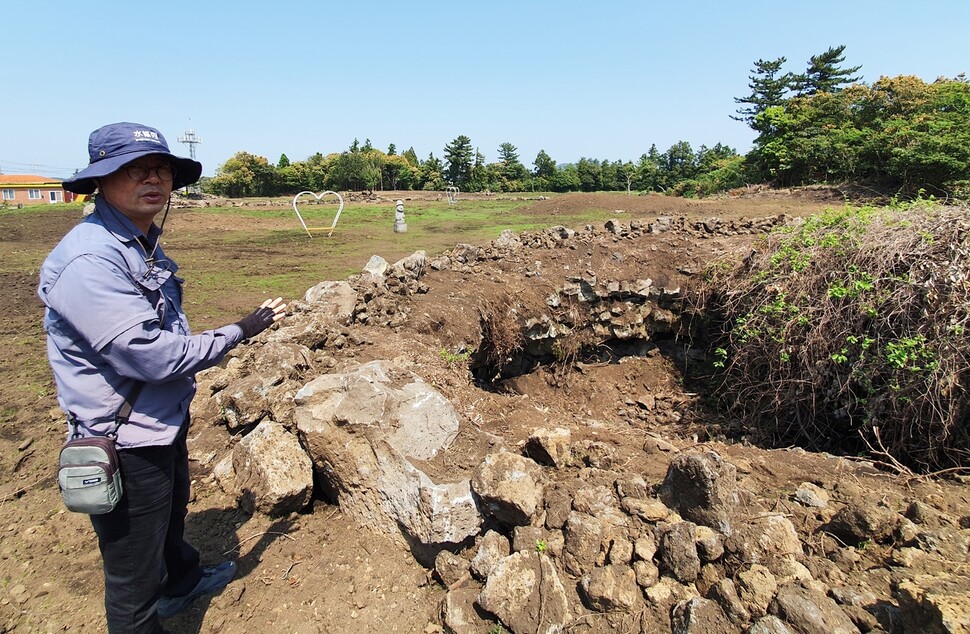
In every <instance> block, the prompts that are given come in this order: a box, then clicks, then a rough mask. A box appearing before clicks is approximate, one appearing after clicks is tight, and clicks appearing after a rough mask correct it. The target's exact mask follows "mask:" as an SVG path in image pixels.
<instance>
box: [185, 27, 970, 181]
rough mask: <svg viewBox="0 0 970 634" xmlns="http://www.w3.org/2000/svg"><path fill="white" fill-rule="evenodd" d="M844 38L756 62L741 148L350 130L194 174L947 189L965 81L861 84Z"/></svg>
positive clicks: (964, 105)
mask: <svg viewBox="0 0 970 634" xmlns="http://www.w3.org/2000/svg"><path fill="white" fill-rule="evenodd" d="M844 50H845V46H837V47H831V48H829V49H827V50H826V51H825V52H823V53H820V54H819V55H814V56H812V57H811V58H810V59H809V61H808V64H807V67H806V69H805V71H804V72H803V73H797V74H796V73H792V72H787V71H784V70H783V69H784V65H785V63H786V62H787V60H786V58H785V57H780V58H777V59H774V60H768V61H765V60H760V59H759V60H758V61H756V62H755V63H754V68H753V69H752V71H751V75H749V80H750V83H749V84H748V87H749V89H750V90H751V93H750V94H749V95H748V96H745V97H738V98H735V102H736V103H738V104H740V107H739V108H738V109H737V110H736V113H735V115H732V118H733V119H735V120H737V121H742V122H744V123H746V124H747V125H748V126H750V127H751V128H752V129H753V130H754V131H755V132H756V133H757V134H758V136H757V138H756V139H755V141H754V144H753V148H752V149H751V151H750V152H748V154H747V155H743V156H742V155H740V154H738V153H737V151H736V150H734V149H733V148H730V147H728V146H726V145H723V144H721V143H716V144H715V145H714V146H712V147H707V146H705V145H702V146H701V147H700V148H699V149H698V150H696V151H695V150H694V149H693V148H692V147H691V145H690V143H688V142H686V141H679V142H677V143H675V144H673V145H672V146H670V147H669V148H667V150H666V151H664V152H661V151H659V150H658V148H657V147H656V145H652V146H651V147H650V149H649V150H648V151H647V152H645V153H644V154H642V155H641V156H640V157H639V159H637V160H636V161H630V160H626V161H623V160H609V159H603V160H600V159H595V158H588V157H583V158H580V159H579V160H578V161H577V162H575V163H563V164H559V163H557V162H556V161H555V160H554V159H553V158H552V157H551V156H550V155H549V154H548V153H547V152H546V151H545V150H540V151H539V152H538V154H537V155H536V157H535V159H534V160H533V161H532V164H531V167H526V166H525V165H524V164H523V163H522V161H521V159H520V157H519V151H518V148H517V147H516V146H515V145H513V144H512V143H510V142H505V143H502V144H501V145H500V146H499V147H498V148H497V156H498V158H497V160H495V161H494V162H486V159H485V156H484V155H483V154H482V152H480V151H479V149H478V148H477V147H475V146H474V145H473V144H472V140H471V139H470V138H469V137H468V136H465V135H459V136H458V137H456V138H455V139H454V140H452V141H451V142H449V143H447V144H446V145H445V146H444V148H443V151H442V155H441V157H440V158H439V157H437V156H435V154H434V153H433V152H432V153H430V154H429V155H428V156H427V158H425V159H420V158H419V157H418V156H417V154H416V153H415V151H414V148H413V147H410V148H408V149H407V150H406V151H404V152H403V153H400V154H398V153H397V148H396V146H395V145H394V144H393V143H392V144H391V145H390V146H389V147H388V148H387V150H386V151H385V150H380V149H377V148H375V147H373V145H372V144H371V142H370V140H369V139H366V140H365V141H364V143H363V144H361V143H359V141H358V140H357V139H354V141H353V143H352V144H351V146H350V147H349V148H348V149H347V150H345V151H343V152H338V153H331V154H327V155H323V154H321V153H319V152H318V153H316V154H314V155H313V156H310V157H309V158H307V159H306V160H305V161H294V162H291V161H290V160H289V159H288V158H287V156H286V155H285V154H283V155H281V156H280V158H279V160H278V161H277V163H276V164H275V165H274V164H272V163H270V162H269V160H267V159H266V158H264V157H261V156H256V155H253V154H250V153H248V152H238V153H237V154H235V155H234V156H233V157H231V158H230V159H229V160H227V161H226V162H225V163H224V164H223V165H221V166H220V167H219V168H218V170H217V171H216V175H215V176H214V177H213V178H211V179H203V183H202V187H203V190H204V191H207V192H211V193H214V194H219V195H224V196H232V197H243V196H278V195H284V194H295V193H296V192H299V191H304V190H310V191H323V190H328V189H329V190H334V191H341V190H343V191H346V190H384V189H388V190H398V189H404V190H408V189H412V190H442V189H444V188H445V187H447V186H449V185H455V186H458V187H459V188H460V189H461V190H462V191H493V192H509V191H554V192H569V191H587V192H588V191H626V192H633V191H636V192H651V191H656V192H664V193H668V194H675V195H683V196H706V195H710V194H714V193H717V192H722V191H726V190H729V189H732V188H737V187H742V186H745V185H748V184H753V183H770V184H775V185H781V186H790V185H804V184H811V183H822V182H830V183H831V182H847V181H852V182H860V183H870V184H873V185H875V186H879V187H883V188H885V187H889V188H893V189H896V190H899V191H904V192H916V191H919V190H929V191H930V192H931V193H934V194H936V193H939V192H946V191H949V190H948V188H951V187H952V186H953V184H954V183H955V182H959V181H965V180H967V179H970V84H968V83H967V81H966V78H965V77H964V76H963V75H960V76H958V77H957V78H954V79H943V78H940V79H937V80H936V81H934V82H931V83H927V82H924V81H922V80H920V79H919V78H916V77H911V76H899V77H895V78H887V77H883V78H880V79H879V80H878V81H877V82H875V83H874V84H872V85H867V84H865V83H864V82H862V81H861V76H856V73H857V72H858V71H859V70H860V68H861V67H860V66H850V67H846V66H844V62H845V55H844Z"/></svg>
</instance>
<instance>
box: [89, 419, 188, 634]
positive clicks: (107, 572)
mask: <svg viewBox="0 0 970 634" xmlns="http://www.w3.org/2000/svg"><path fill="white" fill-rule="evenodd" d="M187 431H188V421H186V423H185V424H183V426H182V431H181V432H180V433H179V435H178V438H176V440H175V443H174V444H173V445H171V446H167V447H142V448H135V449H122V450H120V451H118V458H119V460H120V462H121V477H122V481H123V485H124V495H123V497H122V498H121V501H120V502H119V503H118V506H117V507H115V509H114V510H113V511H111V512H110V513H106V514H104V515H92V516H91V523H92V524H93V525H94V530H95V532H96V533H97V535H98V544H99V546H100V548H101V558H102V560H103V561H104V606H105V613H106V614H107V617H108V631H109V632H110V633H111V634H128V633H136V632H137V633H142V632H144V633H149V634H156V633H157V632H161V631H162V627H161V624H160V623H159V619H158V616H157V615H156V613H155V602H156V601H158V598H159V596H161V595H163V594H164V595H165V596H182V595H184V594H187V593H188V592H190V591H191V590H192V589H193V588H194V587H195V585H196V584H197V583H198V582H199V579H201V578H202V569H201V567H200V566H199V553H198V551H196V550H195V549H194V548H193V547H192V546H190V545H189V544H187V543H186V542H185V540H184V532H185V515H186V513H187V512H188V510H187V506H188V502H189V457H188V450H187V448H186V446H185V436H186V433H187Z"/></svg>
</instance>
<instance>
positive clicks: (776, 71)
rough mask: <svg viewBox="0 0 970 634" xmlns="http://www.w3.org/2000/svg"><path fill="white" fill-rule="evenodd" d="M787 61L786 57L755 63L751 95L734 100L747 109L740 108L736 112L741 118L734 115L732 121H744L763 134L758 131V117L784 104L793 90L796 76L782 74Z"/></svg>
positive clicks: (750, 76) (749, 77)
mask: <svg viewBox="0 0 970 634" xmlns="http://www.w3.org/2000/svg"><path fill="white" fill-rule="evenodd" d="M786 61H787V60H786V58H785V57H779V58H778V59H776V60H773V61H767V62H766V61H765V60H763V59H759V60H758V61H756V62H755V63H754V68H753V69H751V73H752V74H751V75H749V76H748V79H750V80H751V83H749V84H748V88H750V89H751V94H750V95H749V96H747V97H735V98H734V102H735V103H741V104H746V107H744V108H738V110H737V111H736V112H737V113H738V114H739V115H741V116H738V117H735V116H733V115H732V116H731V118H732V119H734V120H735V121H744V122H745V123H747V124H748V126H749V127H750V128H751V129H752V130H755V131H757V132H763V130H759V129H758V127H759V126H758V122H757V117H758V115H759V114H761V113H762V112H764V111H765V110H767V109H768V108H771V107H772V106H780V105H782V104H784V103H785V97H786V94H787V93H788V91H789V90H790V89H791V84H792V81H793V79H794V76H793V75H792V74H791V73H782V72H781V67H782V66H783V65H784V64H785V62H786Z"/></svg>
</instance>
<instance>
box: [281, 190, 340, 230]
mask: <svg viewBox="0 0 970 634" xmlns="http://www.w3.org/2000/svg"><path fill="white" fill-rule="evenodd" d="M304 194H309V195H310V196H313V197H314V198H316V199H317V200H318V201H319V200H320V199H322V198H323V197H324V196H327V195H330V194H333V195H334V196H336V197H337V202H339V203H340V205H339V206H338V207H337V215H336V216H334V217H333V224H332V225H330V229H329V230H327V228H326V227H308V226H307V225H306V222H304V221H303V216H301V215H300V209H299V207H297V204H296V203H297V201H298V200H299V198H300V196H303V195H304ZM343 210H344V199H343V197H341V195H340V194H338V193H337V192H334V191H330V190H327V191H325V192H320V193H319V194H315V193H313V192H311V191H303V192H300V193H299V194H297V195H296V196H294V197H293V211H295V212H296V217H297V218H299V219H300V224H301V225H303V230H304V231H306V232H307V235H308V236H310V237H311V238H312V237H313V232H314V231H324V230H327V237H328V238H329V237H330V236H332V235H333V230H334V227H336V226H337V220H338V219H339V218H340V212H341V211H343Z"/></svg>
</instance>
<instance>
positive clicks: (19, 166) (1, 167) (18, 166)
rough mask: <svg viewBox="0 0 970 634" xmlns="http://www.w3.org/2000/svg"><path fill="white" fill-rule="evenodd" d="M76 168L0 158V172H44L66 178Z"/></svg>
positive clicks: (46, 174) (47, 174)
mask: <svg viewBox="0 0 970 634" xmlns="http://www.w3.org/2000/svg"><path fill="white" fill-rule="evenodd" d="M76 170H77V168H74V167H64V166H62V165H47V164H44V163H21V162H19V161H8V160H6V159H3V158H0V174H11V173H22V172H30V173H37V172H45V173H44V174H43V176H57V177H63V178H67V177H69V176H71V175H72V174H74V172H75V171H76Z"/></svg>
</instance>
